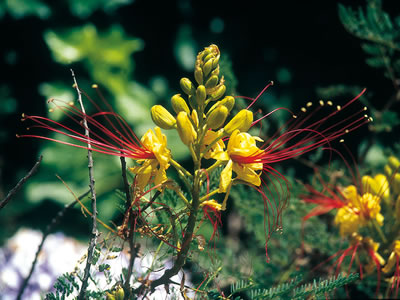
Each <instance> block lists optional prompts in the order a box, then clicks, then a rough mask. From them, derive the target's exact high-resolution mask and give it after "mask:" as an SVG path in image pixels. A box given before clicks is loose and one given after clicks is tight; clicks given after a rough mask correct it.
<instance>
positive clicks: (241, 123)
mask: <svg viewBox="0 0 400 300" xmlns="http://www.w3.org/2000/svg"><path fill="white" fill-rule="evenodd" d="M252 123H253V113H252V112H251V111H250V110H247V109H242V110H241V111H239V112H238V113H237V115H236V116H234V117H233V118H232V120H230V121H229V123H228V124H226V125H225V127H224V132H225V133H226V134H229V135H231V134H232V132H234V131H235V130H236V129H239V131H241V132H245V131H247V130H249V128H250V127H251V124H252Z"/></svg>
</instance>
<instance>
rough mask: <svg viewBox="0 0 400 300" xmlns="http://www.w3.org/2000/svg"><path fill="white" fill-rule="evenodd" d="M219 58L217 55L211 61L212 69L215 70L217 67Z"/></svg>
mask: <svg viewBox="0 0 400 300" xmlns="http://www.w3.org/2000/svg"><path fill="white" fill-rule="evenodd" d="M219 58H220V55H219V54H218V55H217V56H216V57H215V58H214V59H213V65H212V66H213V68H216V67H217V66H218V63H219Z"/></svg>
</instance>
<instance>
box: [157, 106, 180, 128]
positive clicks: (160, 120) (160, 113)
mask: <svg viewBox="0 0 400 300" xmlns="http://www.w3.org/2000/svg"><path fill="white" fill-rule="evenodd" d="M151 118H152V119H153V122H154V124H156V125H157V126H159V127H161V128H163V129H172V128H174V127H175V124H176V120H175V118H174V116H173V115H171V114H170V112H169V111H168V110H166V109H165V108H164V107H163V106H161V105H154V106H153V107H152V108H151Z"/></svg>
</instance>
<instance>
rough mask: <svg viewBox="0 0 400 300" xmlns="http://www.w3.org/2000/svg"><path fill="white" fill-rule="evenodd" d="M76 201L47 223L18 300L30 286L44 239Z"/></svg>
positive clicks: (82, 196)
mask: <svg viewBox="0 0 400 300" xmlns="http://www.w3.org/2000/svg"><path fill="white" fill-rule="evenodd" d="M88 194H89V191H87V192H86V193H84V194H82V195H81V196H79V198H78V199H79V200H81V199H83V198H84V197H86V196H87V195H88ZM76 203H78V201H77V200H75V201H73V202H71V203H70V204H67V205H65V206H64V208H63V209H62V210H60V211H59V212H58V213H57V215H56V216H55V217H54V218H53V219H52V220H51V222H50V224H49V225H47V227H46V229H45V231H44V232H43V237H42V241H41V242H40V244H39V247H38V249H37V251H36V254H35V259H34V260H33V262H32V266H31V269H30V271H29V274H28V276H26V278H25V279H24V282H23V283H22V285H21V287H20V288H19V291H18V296H17V300H20V299H21V297H22V295H23V294H24V291H25V289H26V287H27V286H28V282H29V279H30V278H31V276H32V273H33V271H34V269H35V266H36V263H37V259H38V257H39V254H40V252H41V251H42V248H43V244H44V241H45V240H46V238H47V237H48V235H49V234H50V233H51V232H52V231H53V229H54V227H55V226H56V225H57V224H58V223H59V222H60V220H61V219H62V218H63V217H64V215H65V213H66V212H67V211H68V210H70V209H71V208H72V207H74V205H75V204H76Z"/></svg>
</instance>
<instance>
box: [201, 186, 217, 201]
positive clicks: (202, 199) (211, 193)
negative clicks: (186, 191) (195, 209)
mask: <svg viewBox="0 0 400 300" xmlns="http://www.w3.org/2000/svg"><path fill="white" fill-rule="evenodd" d="M218 192H219V189H215V190H213V191H212V192H210V193H208V194H207V195H205V196H203V197H201V198H200V199H199V201H200V203H202V202H204V201H206V200H207V199H208V198H210V197H211V196H213V195H215V194H217V193H218Z"/></svg>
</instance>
